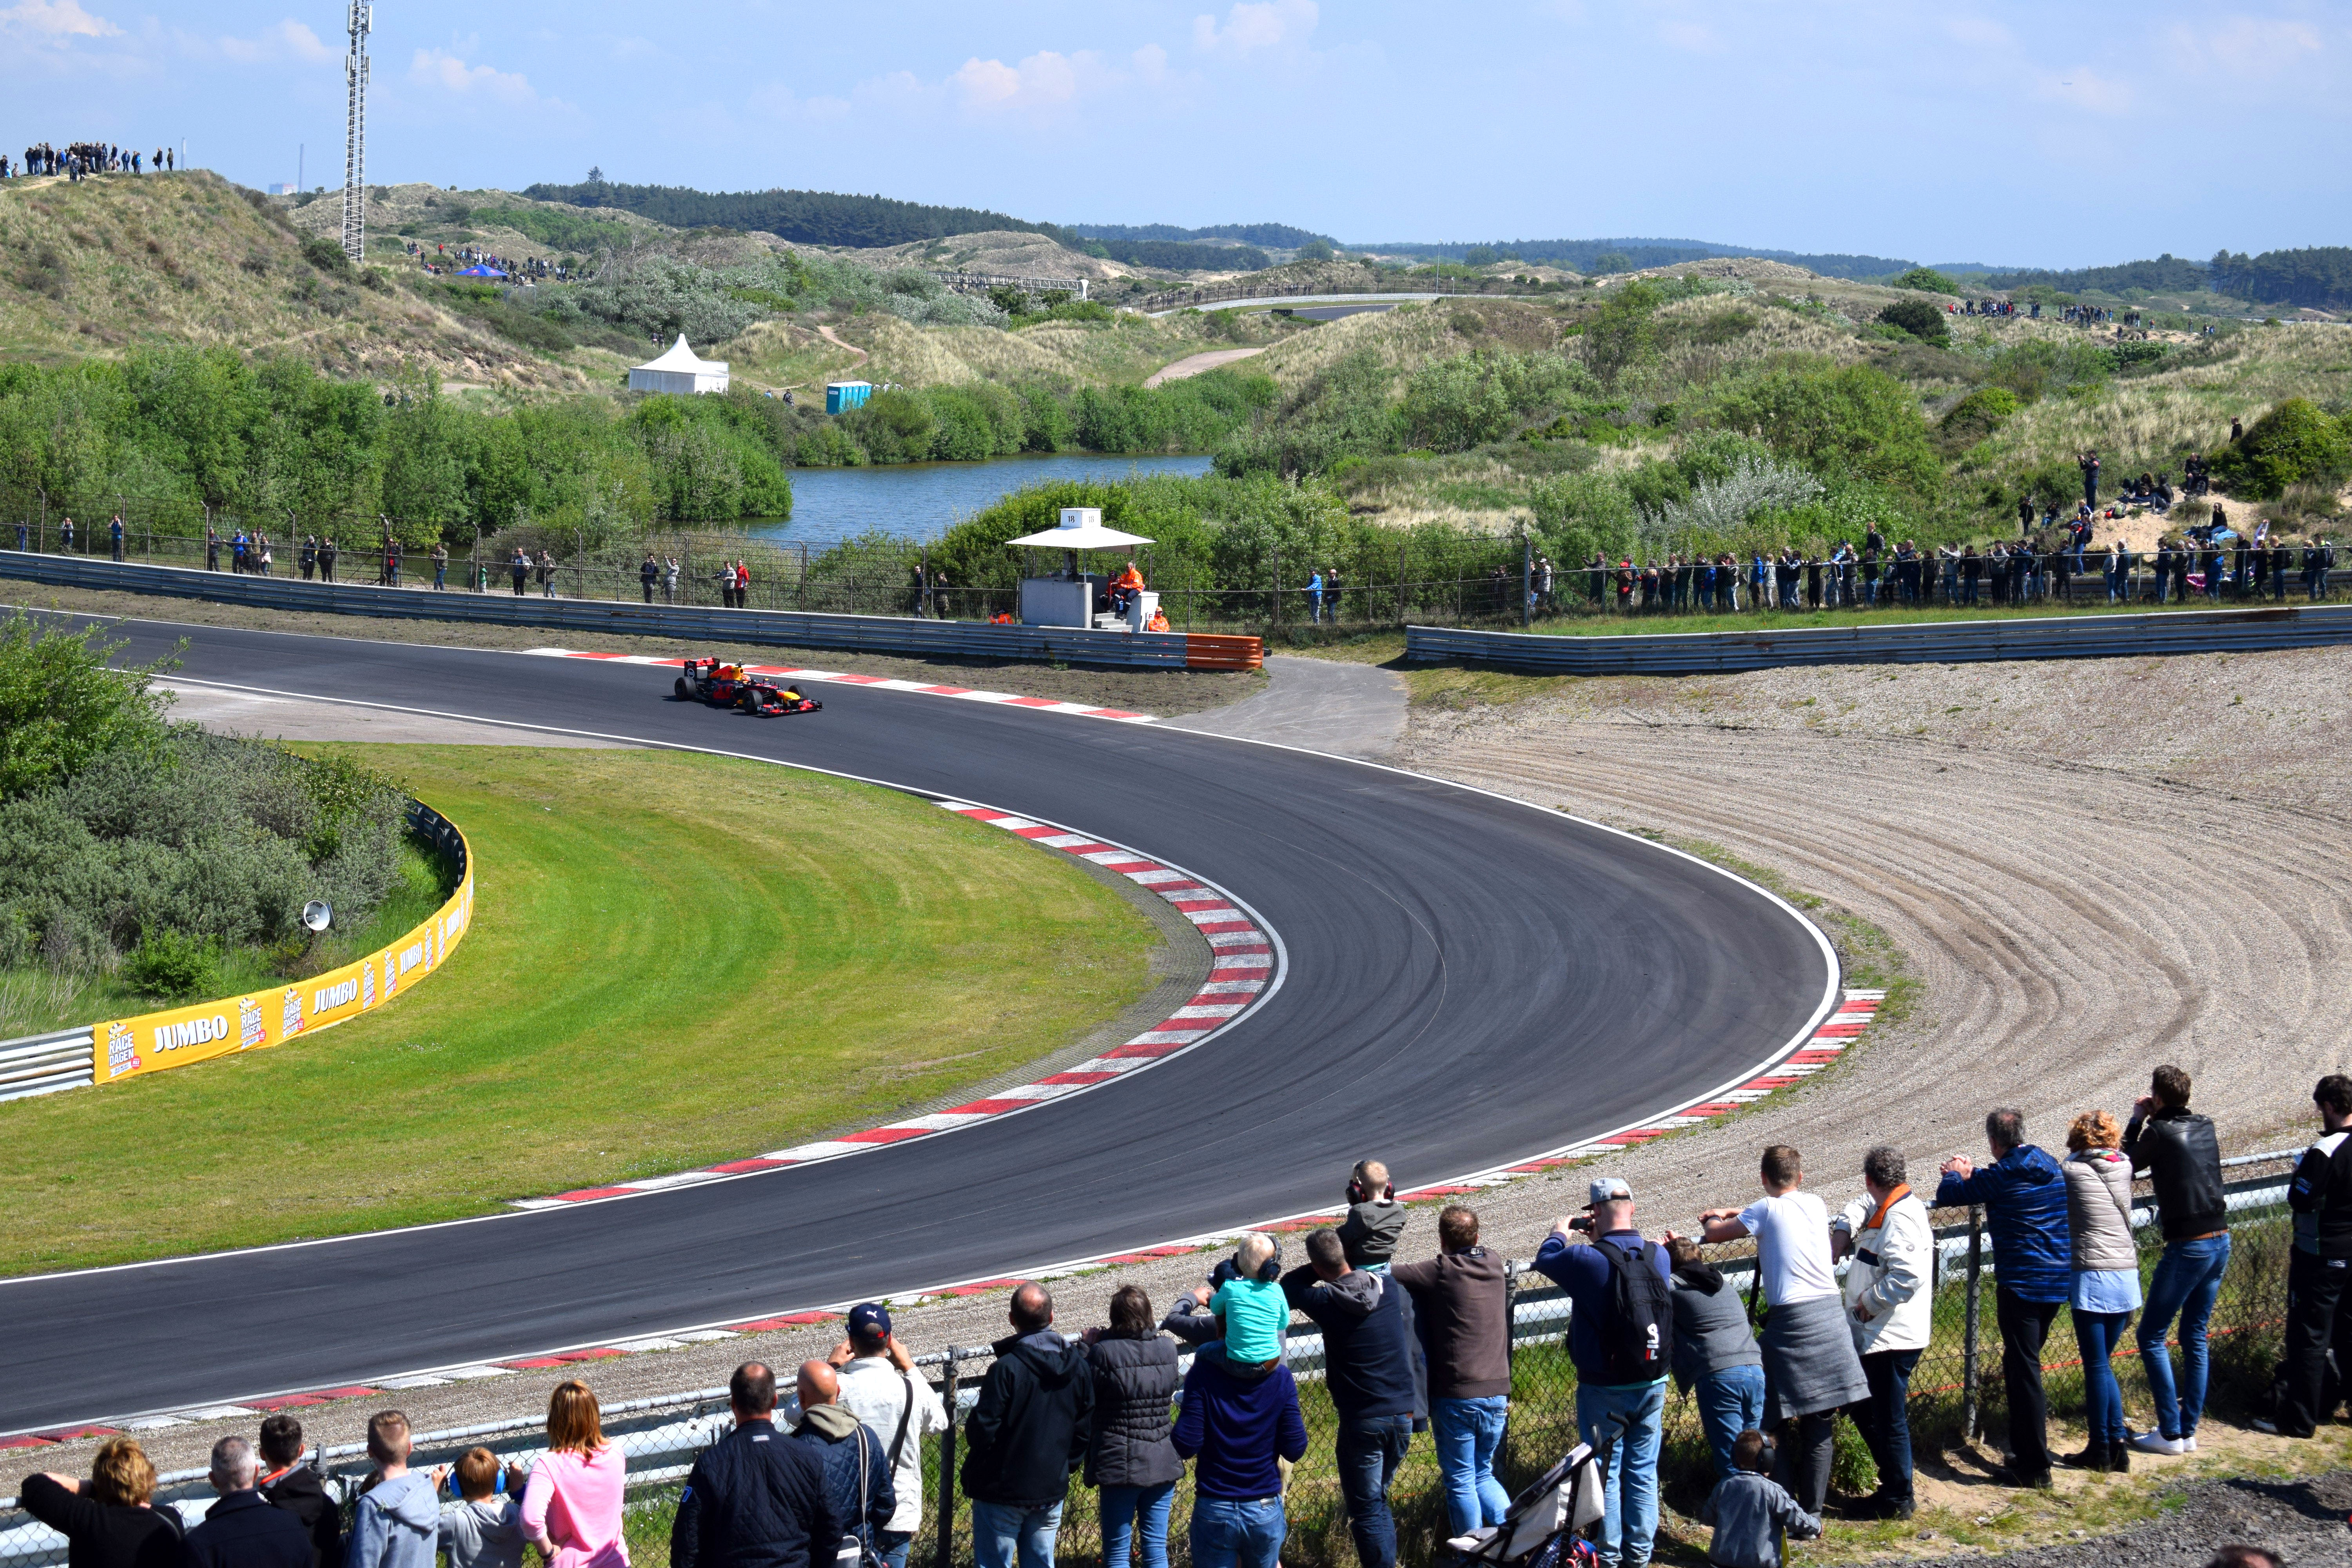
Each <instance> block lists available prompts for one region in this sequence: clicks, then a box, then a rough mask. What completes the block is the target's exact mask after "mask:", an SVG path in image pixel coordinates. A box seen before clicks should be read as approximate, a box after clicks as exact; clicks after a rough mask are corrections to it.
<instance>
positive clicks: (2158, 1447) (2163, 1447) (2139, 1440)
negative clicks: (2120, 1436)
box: [2131, 1430, 2189, 1454]
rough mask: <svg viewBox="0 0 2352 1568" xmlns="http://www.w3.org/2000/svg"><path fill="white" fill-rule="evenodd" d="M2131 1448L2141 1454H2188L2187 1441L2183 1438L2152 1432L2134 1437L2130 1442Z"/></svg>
mask: <svg viewBox="0 0 2352 1568" xmlns="http://www.w3.org/2000/svg"><path fill="white" fill-rule="evenodd" d="M2131 1446H2132V1447H2135V1448H2137V1449H2138V1450H2139V1451H2140V1452H2141V1453H2143V1454H2185V1453H2187V1452H2189V1439H2187V1438H2185V1437H2168V1436H2165V1435H2164V1434H2163V1433H2161V1432H2158V1431H2154V1430H2150V1431H2147V1432H2143V1433H2141V1434H2140V1435H2139V1436H2137V1437H2134V1438H2133V1439H2132V1440H2131Z"/></svg>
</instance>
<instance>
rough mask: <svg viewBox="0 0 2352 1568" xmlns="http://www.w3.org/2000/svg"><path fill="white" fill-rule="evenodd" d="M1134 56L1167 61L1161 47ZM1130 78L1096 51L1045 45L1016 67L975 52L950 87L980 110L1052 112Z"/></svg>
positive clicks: (1155, 65)
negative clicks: (1068, 52)
mask: <svg viewBox="0 0 2352 1568" xmlns="http://www.w3.org/2000/svg"><path fill="white" fill-rule="evenodd" d="M1134 58H1135V59H1136V61H1137V63H1138V64H1139V65H1142V64H1145V63H1147V59H1148V63H1149V64H1150V66H1151V67H1152V68H1154V69H1157V68H1162V67H1164V66H1165V65H1166V63H1167V55H1166V54H1165V52H1164V51H1161V50H1159V49H1158V48H1156V47H1153V48H1147V49H1141V50H1138V51H1137V53H1136V56H1135V57H1134ZM1127 80H1129V77H1128V75H1127V73H1125V72H1123V71H1120V70H1118V69H1117V68H1114V67H1112V66H1111V65H1110V64H1108V62H1107V61H1105V60H1104V59H1103V58H1102V57H1101V56H1100V55H1097V54H1096V53H1095V52H1094V51H1093V50H1091V49H1081V50H1079V51H1078V52H1077V53H1076V54H1073V55H1065V54H1062V53H1059V52H1058V51H1056V50H1054V49H1043V50H1040V51H1039V52H1038V53H1036V54H1034V55H1031V56H1029V57H1028V58H1025V59H1024V60H1023V61H1021V62H1020V64H1018V65H1010V66H1009V65H1006V64H1005V63H1004V62H1003V60H995V59H990V60H984V59H982V58H979V57H978V56H974V57H973V58H971V59H968V60H966V61H964V62H963V64H962V65H961V66H959V67H957V68H956V69H955V70H954V72H953V73H952V74H950V76H949V78H948V80H947V85H948V86H949V87H950V89H953V91H954V93H955V95H956V97H957V99H958V100H960V101H961V103H962V105H963V107H964V108H966V109H967V110H973V111H974V112H978V113H1028V114H1051V113H1053V112H1055V111H1056V110H1062V109H1065V108H1067V107H1068V106H1069V105H1070V104H1072V103H1074V102H1076V100H1078V99H1079V98H1080V97H1081V96H1084V95H1088V94H1093V93H1097V92H1100V91H1102V90H1104V89H1108V88H1112V87H1117V86H1119V85H1122V84H1123V83H1125V82H1126V81H1127Z"/></svg>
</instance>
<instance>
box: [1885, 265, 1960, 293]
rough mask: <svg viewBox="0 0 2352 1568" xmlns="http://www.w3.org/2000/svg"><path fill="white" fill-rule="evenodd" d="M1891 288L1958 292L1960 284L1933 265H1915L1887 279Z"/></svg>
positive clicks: (1923, 291) (1925, 291)
mask: <svg viewBox="0 0 2352 1568" xmlns="http://www.w3.org/2000/svg"><path fill="white" fill-rule="evenodd" d="M1886 283H1887V287H1888V288H1890V289H1918V290H1919V291H1920V292H1921V293H1923V294H1957V293H1958V292H1959V291H1960V286H1959V285H1958V284H1957V283H1955V282H1953V281H1952V280H1951V279H1948V278H1947V277H1945V276H1944V275H1943V274H1942V273H1940V272H1938V271H1937V270H1936V269H1935V268H1932V267H1914V268H1911V270H1910V271H1908V272H1903V273H1898V274H1896V275H1895V277H1893V278H1890V279H1887V280H1886Z"/></svg>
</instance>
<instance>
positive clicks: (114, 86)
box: [0, 0, 2352, 266]
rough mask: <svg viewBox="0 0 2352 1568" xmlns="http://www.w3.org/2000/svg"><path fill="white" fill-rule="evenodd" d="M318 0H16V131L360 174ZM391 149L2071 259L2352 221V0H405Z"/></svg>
mask: <svg viewBox="0 0 2352 1568" xmlns="http://www.w3.org/2000/svg"><path fill="white" fill-rule="evenodd" d="M342 26H343V13H342V11H341V8H340V6H338V5H322V4H319V3H318V0H310V3H309V4H305V5H289V3H288V0H209V3H205V0H200V3H197V4H191V5H175V6H173V7H172V8H171V9H169V10H158V9H155V8H154V7H153V5H152V0H0V147H5V149H6V150H7V151H8V152H9V153H10V154H11V155H12V156H13V155H14V153H15V152H16V149H17V148H20V147H22V146H24V145H25V144H26V142H35V141H39V140H43V139H47V140H50V141H53V142H60V143H62V142H67V141H69V140H74V139H78V138H91V139H106V140H113V141H117V142H123V143H126V144H136V145H140V146H142V147H146V148H150V149H152V147H153V146H154V145H155V144H156V143H158V142H165V141H170V142H178V141H179V140H180V139H182V138H185V139H186V140H187V142H188V145H189V149H190V154H191V161H192V162H194V163H197V164H199V165H202V166H206V167H211V168H215V169H217V170H219V171H220V172H221V173H223V174H226V175H228V176H230V177H231V178H233V179H236V180H239V181H242V182H244V183H246V184H256V185H258V184H265V183H272V182H276V181H281V180H291V179H293V178H294V177H295V157H296V153H295V149H296V145H297V143H298V142H307V143H308V144H309V157H308V163H307V165H306V169H305V173H306V176H307V180H308V183H310V184H327V185H329V186H334V185H337V184H341V168H342V163H341V159H342V140H343V138H342V105H343V73H342V60H341V56H342V49H343V38H342ZM372 52H373V57H374V89H373V99H372V109H371V114H370V143H369V157H368V170H369V174H370V177H371V178H372V179H373V180H376V181H398V180H418V179H422V180H430V181H433V182H435V183H436V184H457V185H462V186H467V187H472V186H478V185H503V186H507V187H509V188H513V187H520V186H521V185H524V184H529V183H530V182H531V181H533V180H540V179H559V180H569V179H578V178H580V177H581V176H582V175H583V174H584V172H585V171H586V170H587V169H588V167H589V166H590V165H591V164H597V165H601V166H602V167H603V168H604V171H605V173H606V174H607V176H608V177H610V178H613V179H616V180H629V181H637V182H646V183H657V184H689V185H696V186H699V187H701V188H703V189H706V190H712V189H724V190H741V189H754V188H761V187H766V186H772V185H783V186H795V187H805V188H812V189H818V190H835V191H860V192H879V193H882V194H885V195H893V196H900V197H905V198H908V199H910V200H918V201H929V202H945V203H955V204H959V205H972V206H981V207H992V208H995V209H997V210H1000V211H1004V212H1010V213H1013V214H1015V215H1017V216H1024V217H1031V218H1048V219H1053V220H1055V221H1060V222H1076V221H1095V222H1119V223H1152V222H1161V223H1176V224H1183V225H1188V226H1189V225H1199V224H1208V223H1231V222H1255V221H1268V220H1271V221H1278V222H1286V223H1295V224H1298V225H1302V226H1306V227H1309V228H1314V229H1319V230H1322V231H1324V232H1327V233H1331V234H1335V235H1337V236H1339V237H1340V238H1341V239H1343V240H1347V241H1353V242H1368V241H1375V240H1382V239H1391V240H1402V239H1431V240H1437V239H1462V240H1473V239H1484V238H1496V237H1501V238H1508V237H1528V238H1553V237H1593V236H1602V235H1633V236H1665V237H1695V238H1706V239H1713V240H1720V241H1726V242H1732V243H1740V244H1749V245H1757V246H1765V247H1778V248H1781V249H1789V250H1801V251H1859V252H1864V253H1870V254H1877V255H1888V256H1903V257H1909V258H1914V259H1929V260H1969V259H1984V260H1989V261H1994V262H2014V263H2022V264H2032V265H2043V266H2068V265H2083V264H2089V263H2097V262H2103V261H2119V260H2126V259H2129V258H2136V257H2141V256H2153V255H2156V254H2158V252H2160V251H2167V250H2168V251H2171V252H2173V253H2175V254H2177V255H2184V256H2193V257H2200V258H2201V257H2205V256H2209V255H2210V254H2211V253H2212V252H2213V251H2214V250H2215V249H2216V248H2218V247H2221V246H2224V245H2226V246H2228V247H2231V248H2232V249H2241V250H2253V251H2260V250H2263V249H2267V248H2273V247H2288V246H2297V245H2326V244H2344V243H2347V242H2348V241H2352V219H2347V213H2348V212H2352V202H2347V196H2352V160H2347V158H2346V157H2345V156H2344V151H2345V148H2346V147H2347V144H2352V138H2347V130H2348V129H2352V125H2347V121H2352V92H2347V88H2352V7H2347V5H2343V4H2341V3H2338V4H2335V5H2317V4H2305V3H2294V0H2289V3H2284V4H2261V3H2255V4H2249V5H2242V6H2240V5H2232V4H2231V0H2218V3H2207V4H2189V3H2183V0H2145V3H2143V4H2139V5H2122V4H2066V3H2064V0H2056V3H2050V4H2040V5H2023V4H2008V3H2001V4H1990V3H1988V4H1977V3H1973V0H1949V3H1947V4H1937V5H1910V4H1904V3H1902V0H1870V3H1847V0H1812V3H1810V4H1795V3H1787V0H1747V3H1744V4H1730V3H1712V0H1493V3H1490V4H1487V5H1478V6H1475V7H1474V6H1468V5H1451V6H1449V5H1430V4H1428V3H1427V0H1419V3H1415V4H1396V5H1388V4H1378V3H1370V0H1367V3H1350V0H1240V3H1234V0H1223V3H1222V4H1218V5H1213V6H1211V5H1205V4H1203V3H1202V0H1191V3H1189V4H1154V3H1148V0H1124V3H1122V0H1093V3H1089V4H1076V3H1067V0H1035V3H1031V4H998V5H980V6H973V5H968V4H941V3H933V0H899V3H896V4H893V3H891V0H882V3H880V4H847V5H843V4H832V5H824V4H814V3H804V4H799V5H782V4H776V3H773V0H688V3H686V4H678V5H667V6H650V5H643V4H631V5H621V4H615V3H611V0H566V3H565V4H562V5H521V6H512V5H458V4H452V3H449V0H384V3H383V4H382V5H378V6H377V7H376V11H375V35H374V38H373V48H372Z"/></svg>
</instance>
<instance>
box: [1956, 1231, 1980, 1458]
mask: <svg viewBox="0 0 2352 1568" xmlns="http://www.w3.org/2000/svg"><path fill="white" fill-rule="evenodd" d="M1983 1300H1984V1205H1982V1204H1970V1205H1969V1294H1968V1319H1967V1326H1966V1328H1965V1329H1964V1330H1963V1331H1962V1334H1961V1338H1960V1390H1961V1393H1960V1435H1961V1436H1963V1437H1964V1438H1969V1439H1973V1438H1974V1437H1975V1436H1977V1426H1978V1422H1977V1414H1978V1411H1977V1405H1978V1397H1977V1396H1978V1385H1979V1381H1980V1379H1979V1368H1978V1364H1977V1363H1978V1359H1979V1352H1980V1351H1981V1349H1982V1345H1981V1340H1982V1335H1981V1334H1980V1332H1979V1329H1980V1326H1981V1322H1982V1319H1983Z"/></svg>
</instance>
